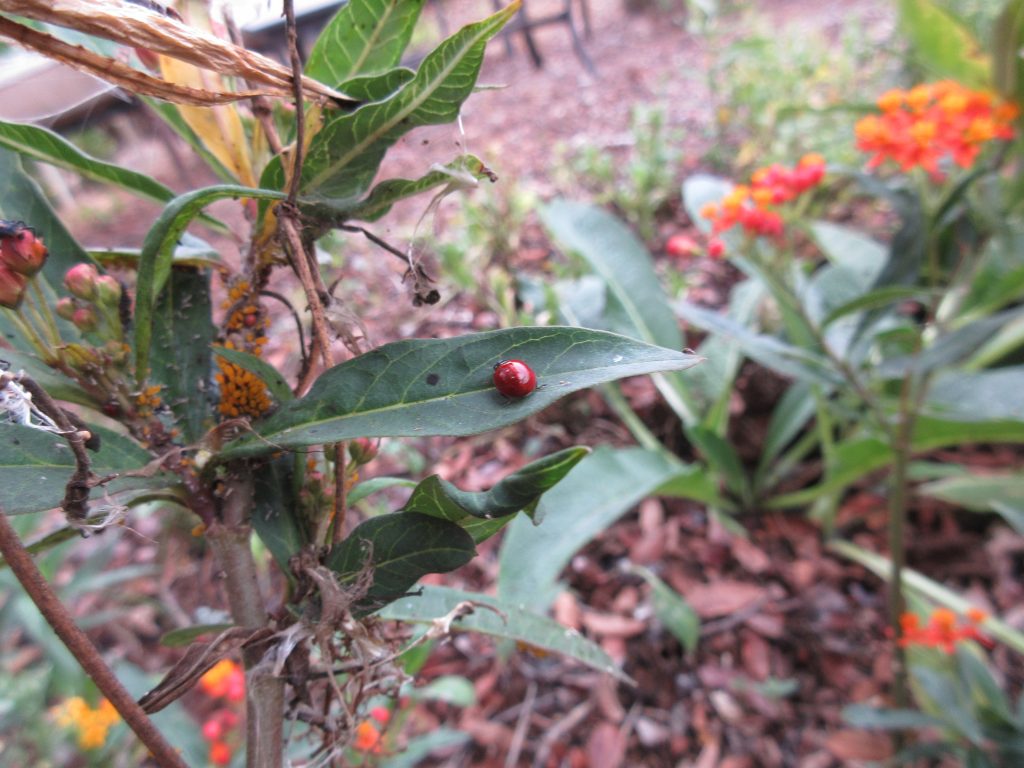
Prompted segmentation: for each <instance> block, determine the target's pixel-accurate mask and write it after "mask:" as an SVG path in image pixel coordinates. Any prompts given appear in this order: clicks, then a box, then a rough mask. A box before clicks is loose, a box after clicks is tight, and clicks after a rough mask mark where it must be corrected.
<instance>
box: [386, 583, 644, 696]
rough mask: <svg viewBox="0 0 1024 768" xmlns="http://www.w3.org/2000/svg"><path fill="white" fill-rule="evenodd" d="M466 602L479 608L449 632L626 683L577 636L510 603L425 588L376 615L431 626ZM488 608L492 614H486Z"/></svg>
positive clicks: (611, 664)
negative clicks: (481, 637) (556, 657)
mask: <svg viewBox="0 0 1024 768" xmlns="http://www.w3.org/2000/svg"><path fill="white" fill-rule="evenodd" d="M466 601H470V602H472V603H479V604H481V605H482V606H483V607H480V608H477V609H476V610H475V611H474V612H473V613H472V614H470V615H469V616H465V617H464V618H462V619H460V620H459V621H458V622H456V623H455V624H453V625H452V627H453V629H456V630H469V631H472V632H481V633H483V634H486V635H492V636H494V637H499V638H502V639H506V640H516V641H519V642H523V643H527V644H528V645H530V646H532V647H535V648H540V649H542V650H545V651H551V652H552V653H560V654H563V655H565V656H569V657H570V658H573V659H576V660H577V661H579V662H582V663H583V664H586V665H587V666H588V667H593V668H594V669H598V670H600V671H602V672H607V673H608V674H609V675H613V676H615V677H617V678H619V679H620V680H627V681H628V680H629V677H628V676H627V675H625V674H623V672H622V671H621V670H620V669H619V668H618V666H617V665H616V664H615V662H614V661H613V660H612V658H611V657H610V656H609V655H608V654H607V653H605V652H604V651H603V650H602V649H601V647H600V646H598V645H596V644H595V643H593V642H592V641H590V640H588V639H587V638H585V637H583V636H582V635H581V634H580V633H579V632H576V631H575V630H572V629H566V628H565V627H563V626H562V625H561V624H558V623H557V622H555V621H553V620H551V619H549V618H547V617H546V616H540V615H538V614H536V613H533V612H531V611H529V610H527V609H526V608H525V607H524V606H522V605H517V604H516V603H514V602H511V601H503V600H497V599H495V598H493V597H487V596H485V595H478V594H474V593H472V592H461V591H459V590H455V589H450V588H448V587H436V586H426V587H423V592H422V594H420V595H418V596H416V597H407V598H404V599H402V600H399V601H397V602H394V603H392V604H391V605H389V606H387V607H386V608H385V609H384V610H383V611H381V612H380V614H378V615H379V616H380V617H381V618H382V619H393V620H398V621H411V622H422V623H432V622H433V621H434V619H439V618H441V617H443V616H447V615H448V614H449V613H451V611H453V610H454V609H455V607H456V606H458V605H459V604H460V603H464V602H466ZM488 606H490V607H491V608H494V609H495V610H488Z"/></svg>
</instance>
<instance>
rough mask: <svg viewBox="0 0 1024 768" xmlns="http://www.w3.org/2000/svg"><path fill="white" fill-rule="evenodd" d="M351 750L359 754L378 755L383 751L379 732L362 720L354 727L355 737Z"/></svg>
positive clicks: (368, 722) (372, 725) (375, 727)
mask: <svg viewBox="0 0 1024 768" xmlns="http://www.w3.org/2000/svg"><path fill="white" fill-rule="evenodd" d="M352 748H353V749H355V750H358V751H359V752H372V753H373V754H380V752H381V751H382V750H383V746H382V744H381V739H380V731H379V730H377V726H375V725H374V724H373V723H371V722H370V721H369V720H364V721H363V722H361V723H360V724H359V725H357V726H356V737H355V739H354V740H353V741H352Z"/></svg>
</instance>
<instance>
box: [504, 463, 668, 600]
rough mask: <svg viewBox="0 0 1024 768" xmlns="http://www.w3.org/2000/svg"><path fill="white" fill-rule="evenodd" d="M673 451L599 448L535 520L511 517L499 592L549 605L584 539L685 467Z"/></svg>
mask: <svg viewBox="0 0 1024 768" xmlns="http://www.w3.org/2000/svg"><path fill="white" fill-rule="evenodd" d="M680 466H681V465H680V464H679V463H678V462H677V461H675V460H674V458H673V457H671V456H669V455H667V454H665V453H662V452H660V451H649V450H645V449H642V448H625V449H621V450H614V449H611V448H606V447H605V448H598V449H597V450H595V451H594V452H593V453H592V454H591V455H589V456H587V457H586V458H585V459H584V460H583V461H581V462H580V463H579V464H578V465H577V466H576V468H575V469H573V471H572V472H570V473H569V474H568V475H567V476H566V478H565V479H564V480H562V481H561V482H560V483H559V484H558V485H556V486H555V487H554V488H552V489H551V490H550V491H548V492H547V493H546V494H544V496H543V497H542V498H541V501H540V504H539V505H538V510H537V514H536V517H537V518H538V519H539V520H540V521H541V522H540V523H539V524H536V525H535V524H534V523H533V521H531V520H529V519H528V518H526V517H518V518H516V519H514V520H513V521H512V523H511V524H510V525H509V528H508V530H507V531H506V533H505V540H504V542H503V543H502V549H501V558H500V563H501V567H500V573H499V576H498V595H499V597H501V599H502V600H504V601H506V602H508V603H511V604H513V605H523V606H526V605H529V606H530V607H531V609H533V610H535V611H541V610H545V609H546V608H547V607H548V606H549V605H550V604H551V602H552V601H553V600H554V599H555V597H556V595H557V594H558V584H557V581H558V575H559V574H560V573H561V571H562V569H563V568H564V567H565V565H566V564H567V563H568V562H569V560H570V559H571V558H572V556H573V555H574V554H575V553H576V552H577V550H579V549H580V547H582V546H583V545H584V544H586V543H587V542H588V541H590V540H591V539H593V538H594V537H595V536H597V535H598V534H599V533H601V531H603V530H605V529H606V528H607V527H608V526H609V525H611V524H612V523H613V522H614V521H615V520H618V519H619V518H620V517H621V516H622V515H624V514H626V512H628V511H629V510H630V509H631V508H632V507H633V505H635V504H636V503H637V502H639V501H640V500H641V499H643V498H644V497H645V496H647V495H649V494H651V493H653V492H654V491H655V489H657V488H659V487H660V486H662V485H664V484H666V483H668V482H669V481H670V480H671V479H672V478H673V477H674V476H676V475H677V474H678V473H679V471H680Z"/></svg>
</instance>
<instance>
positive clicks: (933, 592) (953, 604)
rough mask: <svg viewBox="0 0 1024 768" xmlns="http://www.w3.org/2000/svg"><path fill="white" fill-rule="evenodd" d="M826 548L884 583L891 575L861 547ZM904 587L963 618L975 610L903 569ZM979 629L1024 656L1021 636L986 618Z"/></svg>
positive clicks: (884, 561) (836, 544) (834, 544)
mask: <svg viewBox="0 0 1024 768" xmlns="http://www.w3.org/2000/svg"><path fill="white" fill-rule="evenodd" d="M828 548H829V549H831V550H832V551H834V552H838V553H839V554H840V555H842V556H843V557H845V558H848V559H850V560H853V561H854V562H855V563H860V564H861V565H863V566H864V567H865V568H867V569H868V570H869V571H871V572H872V573H874V574H875V576H877V577H878V578H880V579H882V580H883V581H887V580H888V579H889V576H890V575H891V571H892V564H891V563H890V562H889V559H888V558H886V557H883V556H882V555H879V554H877V553H875V552H870V551H869V550H866V549H864V548H863V547H859V546H857V545H856V544H853V543H851V542H849V541H843V540H841V539H834V540H832V541H830V542H829V543H828ZM903 584H904V586H905V587H906V588H907V589H908V590H912V591H913V592H916V593H917V594H919V595H921V596H922V597H926V598H928V599H929V600H933V601H935V602H936V603H939V604H940V605H944V606H946V607H947V608H949V609H951V610H954V611H956V612H957V613H960V614H966V613H967V611H968V610H969V609H970V608H972V607H975V606H973V605H972V604H971V602H970V601H968V600H966V599H964V598H963V597H961V596H960V595H958V594H957V593H956V592H954V591H953V590H951V589H948V588H946V587H944V586H943V585H941V584H939V583H938V582H937V581H933V580H932V579H929V578H928V577H927V576H925V575H924V574H922V573H919V572H918V571H915V570H914V569H912V568H904V569H903ZM980 626H981V629H982V630H983V631H984V632H985V633H986V634H988V635H990V636H991V637H993V638H995V639H996V640H999V641H1000V642H1002V643H1006V645H1008V646H1009V647H1010V648H1012V649H1013V650H1015V651H1016V652H1017V653H1024V633H1021V632H1020V631H1019V630H1016V629H1014V628H1013V627H1011V626H1010V625H1009V624H1007V623H1006V622H1004V621H1002V620H1001V619H998V618H996V617H995V616H989V617H988V618H987V619H985V620H984V621H982V622H981V624H980Z"/></svg>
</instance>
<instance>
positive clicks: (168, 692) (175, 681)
mask: <svg viewBox="0 0 1024 768" xmlns="http://www.w3.org/2000/svg"><path fill="white" fill-rule="evenodd" d="M273 634H274V632H273V630H271V629H269V628H268V627H261V628H259V629H249V628H246V627H231V628H230V629H226V630H224V631H223V632H221V633H220V634H219V635H217V637H215V638H214V639H213V640H211V641H210V642H207V643H193V644H192V645H190V646H189V647H188V649H186V651H185V655H184V656H182V657H181V659H179V660H178V663H177V664H175V665H174V666H173V667H171V669H170V671H169V672H168V673H167V674H166V675H164V678H163V680H161V681H160V683H159V684H158V685H157V686H156V688H154V689H152V690H151V691H149V692H148V693H146V694H145V695H143V697H142V698H141V699H139V706H141V707H142V710H143V711H144V712H146V713H147V714H153V713H154V712H159V711H160V710H161V709H163V708H164V707H166V706H168V705H169V704H172V703H173V702H174V701H176V700H177V699H180V698H181V697H182V696H184V695H185V694H186V693H188V692H189V691H190V690H192V688H193V687H195V685H196V683H198V682H199V678H201V677H202V676H203V675H204V674H206V672H208V671H209V670H210V669H211V668H212V667H213V665H214V664H216V663H217V662H218V661H220V660H221V659H223V658H226V657H228V656H230V655H231V654H233V653H235V652H236V651H238V650H240V649H242V648H247V647H251V646H253V645H255V644H257V643H261V642H263V641H265V640H267V639H269V638H270V637H272V636H273Z"/></svg>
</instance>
